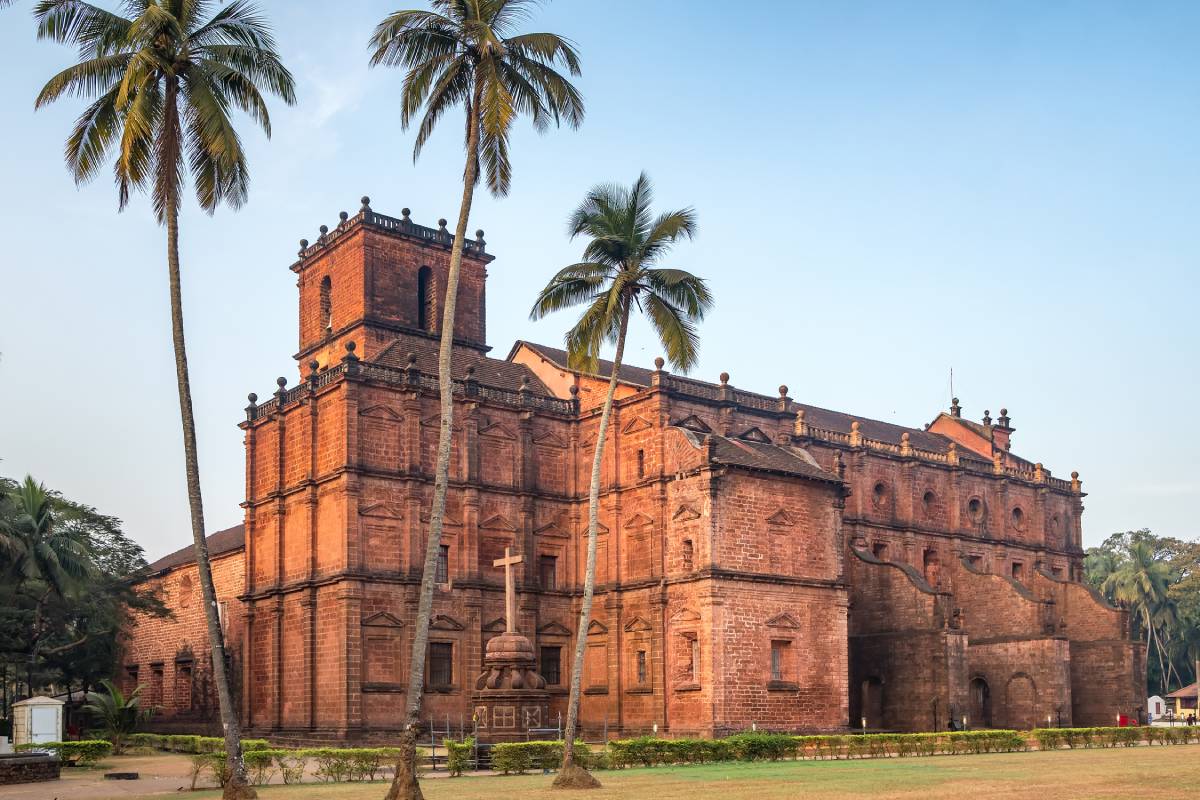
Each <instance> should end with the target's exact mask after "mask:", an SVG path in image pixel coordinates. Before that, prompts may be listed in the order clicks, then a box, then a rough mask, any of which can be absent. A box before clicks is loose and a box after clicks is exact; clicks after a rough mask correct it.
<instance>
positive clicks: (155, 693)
mask: <svg viewBox="0 0 1200 800" xmlns="http://www.w3.org/2000/svg"><path fill="white" fill-rule="evenodd" d="M162 701H163V665H162V664H151V665H150V706H151V707H157V706H161V705H162Z"/></svg>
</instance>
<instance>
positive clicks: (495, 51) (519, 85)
mask: <svg viewBox="0 0 1200 800" xmlns="http://www.w3.org/2000/svg"><path fill="white" fill-rule="evenodd" d="M431 4H432V6H433V9H434V10H433V11H396V12H394V13H392V14H391V15H389V16H388V17H386V18H385V19H384V20H383V21H382V22H380V23H379V25H378V26H377V27H376V28H375V32H374V34H373V35H372V37H371V41H370V46H371V66H379V65H384V66H389V67H403V68H405V69H407V73H406V74H405V77H404V88H403V89H402V91H401V96H400V121H401V124H402V125H403V127H404V128H405V129H407V128H408V126H409V125H410V124H411V123H412V122H413V121H414V120H415V119H416V118H417V116H418V115H420V117H421V119H420V123H419V124H418V126H417V137H416V141H415V143H414V145H413V160H414V161H415V160H416V159H417V157H418V156H419V155H420V154H421V150H422V148H423V147H424V146H425V143H426V142H427V141H428V140H429V137H430V135H431V134H432V133H433V130H434V128H435V127H437V123H438V121H439V120H440V119H441V118H442V116H443V115H444V114H445V113H446V112H447V111H448V110H450V109H451V108H453V107H455V106H458V105H462V106H463V108H464V110H465V112H466V121H467V124H466V137H465V145H466V164H465V166H464V168H463V192H462V201H461V204H460V206H459V211H458V223H457V225H456V226H455V229H454V243H453V245H452V246H451V249H450V266H449V272H448V274H447V277H446V287H445V293H444V296H445V305H444V306H443V308H442V323H441V324H442V327H441V345H440V347H439V350H438V391H439V394H440V399H441V425H440V429H439V432H438V449H437V463H436V467H435V469H434V489H433V502H432V506H431V508H430V512H429V538H428V540H427V541H426V546H425V562H424V567H423V570H424V571H423V573H422V578H421V596H420V603H419V605H418V609H417V619H416V622H415V629H414V632H413V646H412V658H411V660H410V662H409V664H410V668H409V680H408V684H407V686H408V694H407V697H406V698H405V699H406V706H407V707H406V716H405V720H406V721H405V729H404V734H403V736H402V738H401V748H400V750H401V753H400V759H399V762H398V764H397V768H396V776H395V779H394V780H393V781H392V786H391V789H390V790H389V792H388V798H399V797H404V798H420V797H422V795H421V789H420V786H419V785H418V783H417V775H416V742H417V734H418V727H419V724H420V712H421V700H422V694H423V687H424V681H425V656H426V649H427V647H428V639H429V620H430V615H431V614H432V612H433V588H434V579H435V577H436V572H437V556H438V548H439V545H440V544H441V540H442V520H443V518H444V516H445V511H446V490H447V486H448V484H449V479H450V435H451V427H452V424H453V418H454V397H453V389H454V384H453V381H452V375H451V357H452V354H453V345H454V314H455V306H456V303H457V299H458V281H459V272H460V269H461V267H462V255H463V246H464V243H465V241H466V235H467V221H468V218H469V217H470V214H471V202H472V200H473V199H474V195H475V186H476V184H477V183H478V182H479V178H480V161H481V160H482V162H483V172H484V173H485V175H486V179H487V184H488V189H489V190H490V191H491V192H492V194H493V195H495V196H497V197H502V196H504V195H506V194H508V190H509V185H510V182H511V179H512V166H511V164H510V163H509V158H508V137H509V134H510V132H511V130H512V125H513V122H514V121H515V120H516V118H517V116H518V115H519V114H527V115H529V117H530V118H531V120H532V121H533V125H534V127H535V128H536V129H537V130H538V131H543V130H545V129H546V128H548V127H549V125H550V124H551V123H554V124H555V125H558V124H560V123H562V122H566V123H567V124H568V125H570V126H571V127H572V128H575V127H578V126H579V125H580V123H581V122H582V121H583V98H582V96H581V95H580V94H579V92H578V91H577V90H576V89H575V87H574V86H572V85H571V83H570V81H569V80H567V78H566V77H564V76H563V75H562V74H561V72H559V69H560V68H561V67H560V65H561V66H563V67H565V68H566V70H567V71H568V72H569V73H570V74H571V75H579V56H578V54H577V53H576V51H575V47H574V45H572V44H571V43H570V42H568V41H567V40H565V39H563V38H561V37H559V36H556V35H554V34H552V33H525V34H515V33H514V32H513V28H514V27H515V26H516V25H517V24H518V23H521V22H523V21H524V20H525V19H526V17H527V15H528V10H529V7H530V6H531V5H533V2H532V1H531V0H432V3H431ZM422 109H423V112H422Z"/></svg>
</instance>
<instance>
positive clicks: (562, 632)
mask: <svg viewBox="0 0 1200 800" xmlns="http://www.w3.org/2000/svg"><path fill="white" fill-rule="evenodd" d="M538 633H540V634H541V635H542V636H570V635H571V631H570V629H568V628H567V626H566V625H563V624H561V623H558V622H547V623H546V624H545V625H543V626H542V627H540V628H538Z"/></svg>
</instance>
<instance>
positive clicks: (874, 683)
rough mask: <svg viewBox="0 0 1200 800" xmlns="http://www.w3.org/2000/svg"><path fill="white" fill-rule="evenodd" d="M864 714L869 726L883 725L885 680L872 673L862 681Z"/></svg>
mask: <svg viewBox="0 0 1200 800" xmlns="http://www.w3.org/2000/svg"><path fill="white" fill-rule="evenodd" d="M862 715H863V719H865V720H866V721H867V727H868V728H872V729H878V728H882V727H883V681H881V680H880V679H879V678H878V677H877V676H874V675H872V676H871V677H870V678H867V679H866V680H864V681H863V682H862ZM854 721H855V722H861V720H854Z"/></svg>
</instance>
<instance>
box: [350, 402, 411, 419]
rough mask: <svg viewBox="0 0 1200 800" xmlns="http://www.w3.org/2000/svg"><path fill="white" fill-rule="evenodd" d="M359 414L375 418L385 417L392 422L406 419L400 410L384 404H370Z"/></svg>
mask: <svg viewBox="0 0 1200 800" xmlns="http://www.w3.org/2000/svg"><path fill="white" fill-rule="evenodd" d="M358 415H359V416H360V417H372V418H374V419H383V420H388V421H390V422H399V421H400V420H402V419H404V417H403V416H401V414H400V412H399V411H396V410H395V409H394V408H392V407H390V406H385V405H383V404H377V405H373V406H368V407H367V408H364V409H362V410H361V411H359V412H358Z"/></svg>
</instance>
